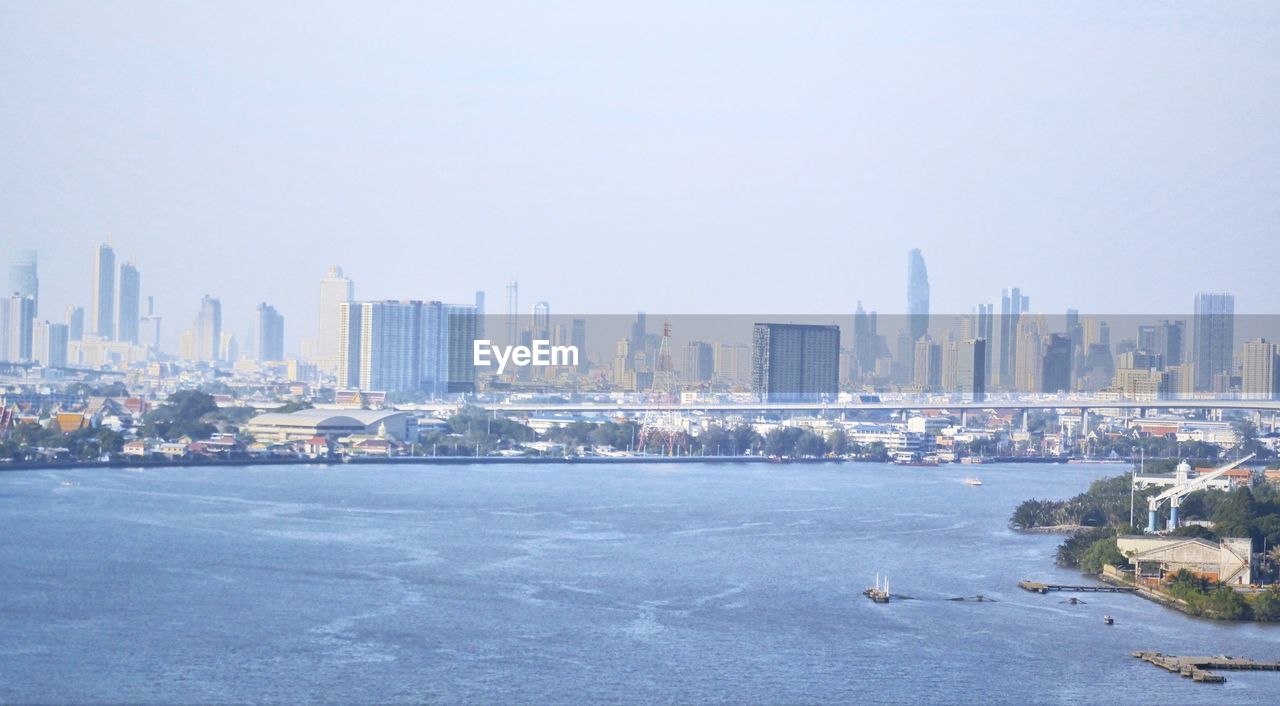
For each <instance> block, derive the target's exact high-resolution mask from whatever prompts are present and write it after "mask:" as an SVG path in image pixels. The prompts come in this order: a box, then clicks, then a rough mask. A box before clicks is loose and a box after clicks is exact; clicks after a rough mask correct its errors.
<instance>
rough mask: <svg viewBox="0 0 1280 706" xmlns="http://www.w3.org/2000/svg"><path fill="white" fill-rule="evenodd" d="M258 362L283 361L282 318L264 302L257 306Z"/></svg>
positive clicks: (273, 308)
mask: <svg viewBox="0 0 1280 706" xmlns="http://www.w3.org/2000/svg"><path fill="white" fill-rule="evenodd" d="M258 360H263V361H276V360H284V317H283V316H281V315H280V312H278V311H276V308H275V307H274V306H271V305H270V304H267V303H266V302H263V303H262V304H259V305H258Z"/></svg>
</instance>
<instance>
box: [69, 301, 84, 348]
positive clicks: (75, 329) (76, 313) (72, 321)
mask: <svg viewBox="0 0 1280 706" xmlns="http://www.w3.org/2000/svg"><path fill="white" fill-rule="evenodd" d="M65 323H66V324H67V340H70V341H79V340H81V339H83V338H84V307H82V306H69V307H67V318H66V322H65Z"/></svg>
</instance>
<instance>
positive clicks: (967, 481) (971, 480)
mask: <svg viewBox="0 0 1280 706" xmlns="http://www.w3.org/2000/svg"><path fill="white" fill-rule="evenodd" d="M964 484H965V485H982V481H980V480H978V479H977V478H965V479H964Z"/></svg>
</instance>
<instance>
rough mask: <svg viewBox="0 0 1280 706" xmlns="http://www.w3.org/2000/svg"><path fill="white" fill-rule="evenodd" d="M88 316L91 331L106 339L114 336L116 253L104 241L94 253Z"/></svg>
mask: <svg viewBox="0 0 1280 706" xmlns="http://www.w3.org/2000/svg"><path fill="white" fill-rule="evenodd" d="M89 316H90V320H89V326H90V329H89V330H90V332H91V333H93V334H95V335H97V336H100V337H101V338H103V339H106V340H112V339H114V338H115V333H116V331H115V320H116V253H115V250H112V249H111V246H110V245H107V244H105V243H104V244H102V245H99V246H98V249H97V250H96V251H95V253H94V263H93V307H92V308H91V309H90V310H89Z"/></svg>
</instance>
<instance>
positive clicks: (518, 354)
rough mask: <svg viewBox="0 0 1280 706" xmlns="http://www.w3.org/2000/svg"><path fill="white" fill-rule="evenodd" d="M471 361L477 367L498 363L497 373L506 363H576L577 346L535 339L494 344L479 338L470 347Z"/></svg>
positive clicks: (520, 365) (543, 365) (500, 372)
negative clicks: (520, 343) (518, 343)
mask: <svg viewBox="0 0 1280 706" xmlns="http://www.w3.org/2000/svg"><path fill="white" fill-rule="evenodd" d="M471 362H472V364H473V365H475V366H476V367H477V368H479V367H486V368H487V367H489V365H491V364H492V363H495V362H496V363H497V364H498V374H499V375H501V374H502V371H504V370H506V369H507V363H510V364H512V365H514V366H516V367H519V368H523V367H525V366H528V365H532V366H535V367H539V368H542V367H546V366H548V365H570V366H573V365H577V364H578V347H577V346H553V345H551V341H546V340H542V339H536V340H534V341H533V345H532V346H495V345H493V341H490V340H488V339H481V340H478V341H476V342H475V346H474V347H473V348H472V356H471Z"/></svg>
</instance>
